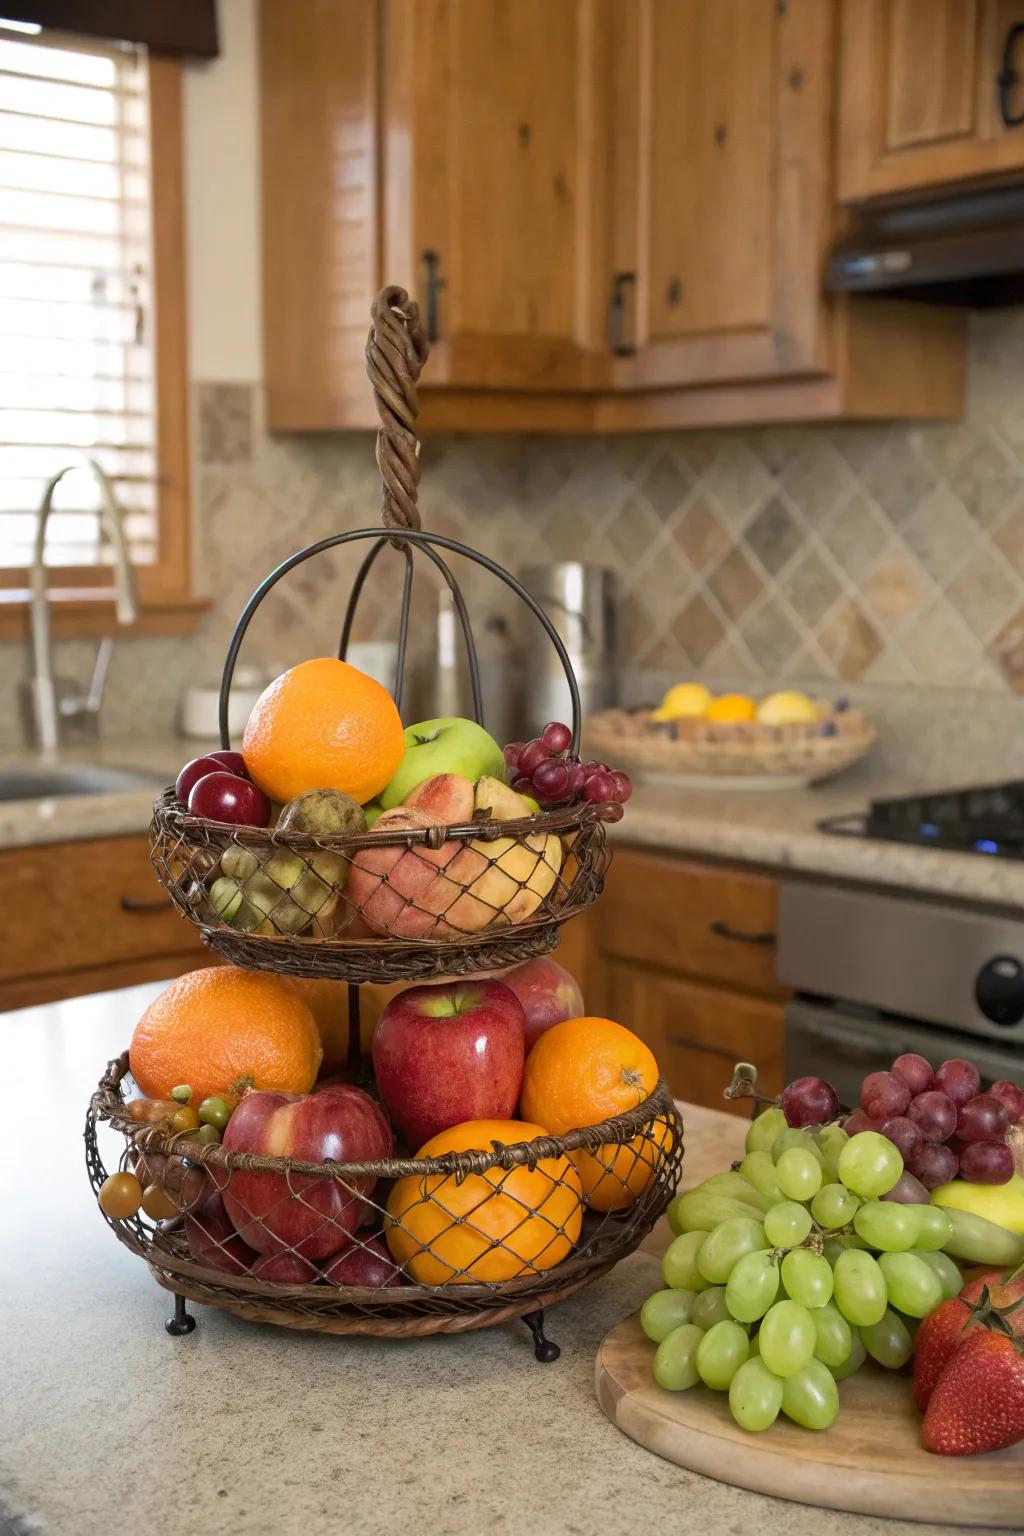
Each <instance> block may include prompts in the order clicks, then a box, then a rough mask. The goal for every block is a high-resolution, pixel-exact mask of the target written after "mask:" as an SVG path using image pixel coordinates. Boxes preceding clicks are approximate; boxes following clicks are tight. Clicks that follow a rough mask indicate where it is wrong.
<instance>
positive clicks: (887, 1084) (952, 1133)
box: [844, 1053, 1024, 1189]
mask: <svg viewBox="0 0 1024 1536" xmlns="http://www.w3.org/2000/svg"><path fill="white" fill-rule="evenodd" d="M1022 1116H1024V1093H1022V1092H1021V1090H1020V1089H1019V1088H1018V1087H1017V1085H1016V1083H1011V1082H1010V1081H1008V1080H1006V1081H1002V1082H998V1083H993V1085H992V1087H991V1088H990V1089H989V1090H988V1092H987V1093H982V1091H981V1078H980V1076H979V1075H978V1070H977V1068H976V1067H975V1066H973V1065H972V1064H971V1062H969V1061H965V1060H964V1058H963V1057H962V1056H953V1057H950V1059H949V1060H948V1061H944V1062H943V1063H942V1065H941V1066H940V1067H938V1068H937V1069H936V1070H935V1071H934V1072H933V1070H932V1067H931V1063H930V1062H928V1061H926V1060H925V1058H924V1057H923V1056H918V1055H916V1054H914V1053H908V1054H907V1055H905V1056H897V1058H896V1060H895V1061H894V1062H893V1064H892V1068H891V1069H890V1071H888V1072H871V1073H869V1074H868V1076H867V1077H866V1078H865V1079H864V1082H863V1084H862V1085H861V1091H860V1107H859V1109H855V1110H854V1111H853V1113H852V1114H851V1115H850V1116H848V1118H847V1119H846V1120H845V1122H844V1129H845V1130H847V1131H848V1132H849V1133H850V1135H851V1136H852V1135H854V1134H855V1132H857V1131H880V1132H881V1134H882V1135H883V1136H886V1137H888V1139H889V1140H890V1141H891V1142H892V1143H893V1145H894V1146H896V1147H898V1148H899V1150H900V1152H901V1154H902V1156H903V1161H904V1163H905V1164H906V1166H907V1168H908V1169H909V1171H910V1172H911V1173H912V1174H913V1175H914V1177H915V1178H916V1179H920V1181H921V1183H922V1184H923V1185H924V1186H925V1188H926V1189H935V1188H936V1186H937V1185H939V1184H946V1183H948V1182H949V1180H950V1179H955V1178H956V1176H957V1174H958V1173H959V1174H960V1176H961V1178H964V1179H967V1180H968V1181H969V1182H971V1183H972V1184H1005V1183H1006V1181H1007V1179H1009V1178H1010V1176H1011V1174H1012V1173H1013V1154H1012V1152H1011V1151H1010V1148H1009V1147H1008V1146H1007V1145H1006V1132H1007V1131H1008V1129H1009V1128H1010V1126H1011V1125H1012V1124H1013V1123H1014V1122H1015V1121H1017V1120H1019V1119H1020V1118H1021V1117H1022Z"/></svg>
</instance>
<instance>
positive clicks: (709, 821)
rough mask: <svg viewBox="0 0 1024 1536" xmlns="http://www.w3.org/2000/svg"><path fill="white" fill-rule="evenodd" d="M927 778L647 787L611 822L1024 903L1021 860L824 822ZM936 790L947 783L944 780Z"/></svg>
mask: <svg viewBox="0 0 1024 1536" xmlns="http://www.w3.org/2000/svg"><path fill="white" fill-rule="evenodd" d="M923 787H927V786H922V784H921V783H920V782H918V783H915V784H913V785H911V784H908V783H907V782H906V780H903V779H900V778H898V777H896V776H894V775H891V774H890V775H887V776H884V777H883V776H874V775H870V774H868V773H865V772H863V771H860V772H858V771H857V770H854V771H852V772H850V773H847V774H840V775H839V776H838V778H836V779H833V780H829V781H827V782H826V783H824V784H820V785H814V786H812V787H811V788H809V789H800V790H778V791H768V792H764V791H756V790H706V789H697V790H691V789H683V788H673V789H669V788H666V787H662V786H658V787H654V786H652V787H650V788H640V789H638V790H637V791H636V793H635V794H634V796H633V798H632V800H630V802H629V804H628V806H627V807H626V814H625V816H624V817H623V819H622V821H621V822H620V823H619V825H618V826H617V827H616V828H615V829H614V830H613V834H612V835H613V837H614V839H615V840H616V841H617V842H624V843H634V844H637V845H640V846H643V847H648V848H663V849H665V850H666V851H671V852H675V853H683V854H687V853H689V854H694V855H698V856H700V855H703V856H706V857H709V858H715V859H725V860H729V861H733V862H737V863H750V864H761V865H765V866H767V867H769V868H772V869H779V870H792V871H796V872H799V873H802V874H806V875H821V876H826V877H828V878H829V879H831V880H852V881H856V882H863V883H867V884H870V885H879V886H887V887H891V888H892V889H896V890H909V891H920V892H925V893H927V894H928V895H931V896H945V897H951V898H961V899H963V900H965V901H971V902H979V903H983V904H985V905H992V906H1007V907H1024V860H1020V859H1002V858H994V857H990V856H986V855H984V854H975V853H970V854H967V853H947V852H944V851H943V850H941V849H937V848H917V847H912V846H908V845H905V844H901V843H887V842H883V841H881V840H878V839H873V838H864V837H837V836H835V835H833V834H829V833H826V832H821V831H819V830H818V825H817V824H818V822H819V821H821V820H822V818H823V817H826V816H839V815H844V814H846V813H848V812H857V811H863V810H864V809H865V808H866V806H867V804H868V801H869V800H871V799H873V798H876V797H877V798H884V797H885V796H889V795H892V796H897V795H906V794H909V793H911V792H912V791H914V792H916V791H918V790H920V789H922V788H923ZM933 787H934V788H936V789H940V788H947V789H948V788H949V787H950V785H949V783H948V781H947V782H945V784H943V783H942V781H941V780H940V781H939V782H938V783H936V784H935V785H934V786H933Z"/></svg>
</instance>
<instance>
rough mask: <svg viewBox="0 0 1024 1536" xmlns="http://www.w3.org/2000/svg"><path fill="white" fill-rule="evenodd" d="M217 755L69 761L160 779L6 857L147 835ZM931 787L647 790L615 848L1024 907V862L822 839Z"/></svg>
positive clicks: (849, 784)
mask: <svg viewBox="0 0 1024 1536" xmlns="http://www.w3.org/2000/svg"><path fill="white" fill-rule="evenodd" d="M214 745H215V743H212V742H211V743H208V744H207V745H206V747H205V748H204V746H203V745H202V744H201V743H198V742H194V741H183V740H181V739H180V738H172V737H167V738H164V739H163V740H154V741H138V740H132V739H120V740H118V739H110V740H108V741H105V742H102V743H100V744H98V745H95V746H93V747H91V748H88V749H83V750H82V751H80V752H77V753H69V754H67V755H66V757H65V759H64V760H66V761H68V762H72V761H76V760H78V761H85V762H96V763H103V764H107V765H110V766H113V767H118V768H132V769H136V770H139V771H142V772H144V773H147V774H151V775H152V783H151V785H150V786H147V787H146V788H143V789H139V790H132V791H130V792H128V793H120V794H104V795H89V796H65V797H54V798H50V799H45V800H37V801H27V802H14V801H11V802H7V803H6V804H5V803H0V849H3V848H16V847H25V846H28V845H30V844H35V843H55V842H66V841H77V840H80V839H82V838H91V837H117V836H121V835H125V834H129V833H140V832H145V831H146V829H147V828H148V826H149V821H150V815H151V813H152V807H153V795H154V792H155V790H156V789H159V788H161V787H163V786H164V785H165V784H168V783H170V782H171V780H172V779H173V778H174V775H175V774H176V773H177V771H178V769H179V768H180V766H181V764H182V763H183V762H185V761H187V759H188V758H190V757H199V756H201V755H202V753H203V751H204V750H209V749H210V747H212V746H214ZM31 761H32V759H31V758H29V757H27V756H23V757H18V758H13V759H8V760H7V762H6V763H5V766H19V765H21V764H25V763H29V762H31ZM928 787H934V788H936V789H939V788H942V787H943V780H942V777H941V774H940V775H939V776H938V777H937V779H936V780H935V782H934V783H933V785H931V786H929V785H927V784H922V782H921V780H920V778H915V781H914V782H913V783H908V782H907V780H906V779H905V778H901V777H900V776H899V775H898V774H897V773H895V772H894V771H893V770H892V769H891V768H890V769H887V770H885V771H878V770H876V769H874V768H873V767H872V766H871V765H870V764H859V765H857V766H856V767H855V768H853V769H851V770H849V771H848V772H846V773H843V774H840V775H839V776H838V777H837V778H835V779H831V780H828V781H827V782H826V783H824V784H821V785H817V786H813V787H812V788H810V789H800V790H781V791H779V790H775V791H769V792H765V791H756V790H746V789H742V790H708V789H696V790H694V789H688V788H666V787H660V786H659V787H655V786H650V787H646V786H639V787H638V788H637V790H636V792H635V793H634V795H633V798H632V799H631V800H630V802H629V806H628V807H627V810H626V815H625V817H624V818H623V821H622V822H621V823H620V824H619V825H618V826H617V827H615V828H614V829H613V836H614V838H615V840H616V841H620V842H624V843H632V844H636V845H638V846H641V847H649V848H658V849H662V848H663V849H666V850H670V851H672V852H675V853H683V854H687V853H689V854H694V855H697V856H704V857H708V858H716V859H726V860H732V861H735V862H739V863H750V864H759V865H763V866H765V867H768V868H773V869H779V870H793V871H799V872H801V873H804V874H809V875H822V876H827V877H828V878H829V879H833V880H852V881H858V882H865V883H868V884H871V885H880V886H887V887H890V888H892V889H903V890H911V891H923V892H926V893H928V894H930V895H934V896H946V897H952V898H957V897H959V898H961V899H963V900H967V901H972V902H978V903H983V904H985V905H994V906H1009V907H1024V861H1021V860H1013V859H997V858H986V857H984V856H982V855H978V854H962V853H945V852H942V851H941V850H937V849H928V848H913V847H906V846H902V845H900V844H897V843H884V842H879V841H873V840H870V839H867V838H854V837H835V836H830V835H829V834H827V833H824V832H820V831H818V829H817V823H818V821H820V820H821V818H822V817H824V816H835V815H839V814H843V813H845V812H852V811H861V810H863V809H864V807H865V806H866V805H867V802H868V801H869V800H870V799H872V798H875V797H881V796H885V795H900V794H908V793H910V792H911V791H912V790H921V789H923V788H928ZM945 787H948V784H947V785H946V786H945Z"/></svg>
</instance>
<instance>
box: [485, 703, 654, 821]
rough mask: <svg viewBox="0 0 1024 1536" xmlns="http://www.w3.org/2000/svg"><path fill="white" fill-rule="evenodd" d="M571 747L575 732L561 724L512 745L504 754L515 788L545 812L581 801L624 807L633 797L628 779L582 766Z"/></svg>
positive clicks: (598, 766) (600, 768)
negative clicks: (573, 754)
mask: <svg viewBox="0 0 1024 1536" xmlns="http://www.w3.org/2000/svg"><path fill="white" fill-rule="evenodd" d="M571 746H572V731H570V729H569V727H568V726H567V725H563V724H562V723H561V721H559V720H551V721H549V723H548V724H547V725H546V726H545V727H544V729H543V730H542V731H541V733H540V735H539V736H535V737H534V739H533V740H532V741H510V742H509V744H508V746H507V747H506V748H505V749H504V753H505V766H506V767H507V769H508V775H509V780H510V782H511V784H512V788H513V789H515V790H518V792H519V793H520V794H521V795H532V796H533V798H534V799H535V800H536V802H537V804H538V805H539V806H540V807H541V808H542V810H545V811H549V810H553V809H554V808H555V807H556V806H560V805H572V804H574V803H575V802H576V801H578V800H589V801H590V802H591V803H592V804H593V805H608V804H610V803H611V802H612V801H615V802H616V803H617V804H619V805H625V803H626V801H627V800H628V799H629V797H630V795H631V794H632V793H633V786H632V784H631V783H630V782H629V778H628V776H627V775H626V774H624V773H620V772H619V771H618V770H617V769H614V768H608V767H606V765H605V764H604V763H581V762H579V761H578V759H576V758H574V757H572V756H571V755H570V752H569V748H570V747H571Z"/></svg>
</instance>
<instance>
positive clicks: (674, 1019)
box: [603, 960, 784, 1117]
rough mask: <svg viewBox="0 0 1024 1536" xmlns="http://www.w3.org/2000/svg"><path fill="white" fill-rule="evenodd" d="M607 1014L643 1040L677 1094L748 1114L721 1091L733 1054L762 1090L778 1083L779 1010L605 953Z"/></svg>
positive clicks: (745, 1106)
mask: <svg viewBox="0 0 1024 1536" xmlns="http://www.w3.org/2000/svg"><path fill="white" fill-rule="evenodd" d="M603 971H604V987H605V997H606V1002H607V1006H608V1011H609V1014H610V1016H611V1017H612V1018H614V1019H619V1020H620V1021H621V1022H622V1023H624V1024H625V1025H626V1026H627V1027H628V1028H629V1029H632V1030H633V1031H634V1033H635V1034H638V1035H639V1036H640V1037H641V1038H642V1039H643V1040H645V1041H646V1042H647V1044H648V1045H649V1046H650V1048H651V1050H652V1051H653V1052H654V1054H655V1056H656V1057H657V1058H658V1064H659V1066H660V1067H661V1071H662V1075H663V1076H664V1077H665V1079H666V1081H667V1082H668V1084H669V1087H670V1088H671V1089H672V1092H673V1093H674V1094H675V1096H676V1097H677V1098H681V1099H688V1100H689V1101H690V1102H691V1103H692V1104H706V1105H707V1106H708V1107H709V1108H710V1109H728V1110H731V1111H732V1112H733V1113H735V1114H740V1115H745V1116H748V1117H749V1114H750V1106H749V1104H748V1103H745V1102H744V1101H742V1100H734V1101H730V1100H728V1099H723V1097H722V1094H723V1092H724V1090H725V1089H726V1088H727V1087H728V1085H729V1082H730V1080H731V1078H732V1070H733V1067H734V1065H735V1063H736V1062H737V1061H750V1062H753V1064H754V1066H756V1068H757V1075H758V1083H759V1085H760V1087H761V1091H762V1092H764V1093H767V1094H777V1093H780V1092H781V1091H782V1063H783V1030H784V1022H783V1010H782V1006H781V1005H780V1004H778V1003H769V1002H765V1001H763V1000H761V999H759V998H754V997H744V996H743V995H742V994H741V993H738V992H727V991H725V990H723V989H720V988H717V987H706V986H701V985H700V984H699V983H697V982H692V981H685V980H683V979H682V978H681V977H675V976H666V975H659V974H657V973H655V972H653V971H648V970H644V969H642V968H641V967H640V966H635V965H630V964H629V963H628V962H626V961H620V960H607V961H605V963H604V965H603Z"/></svg>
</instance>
